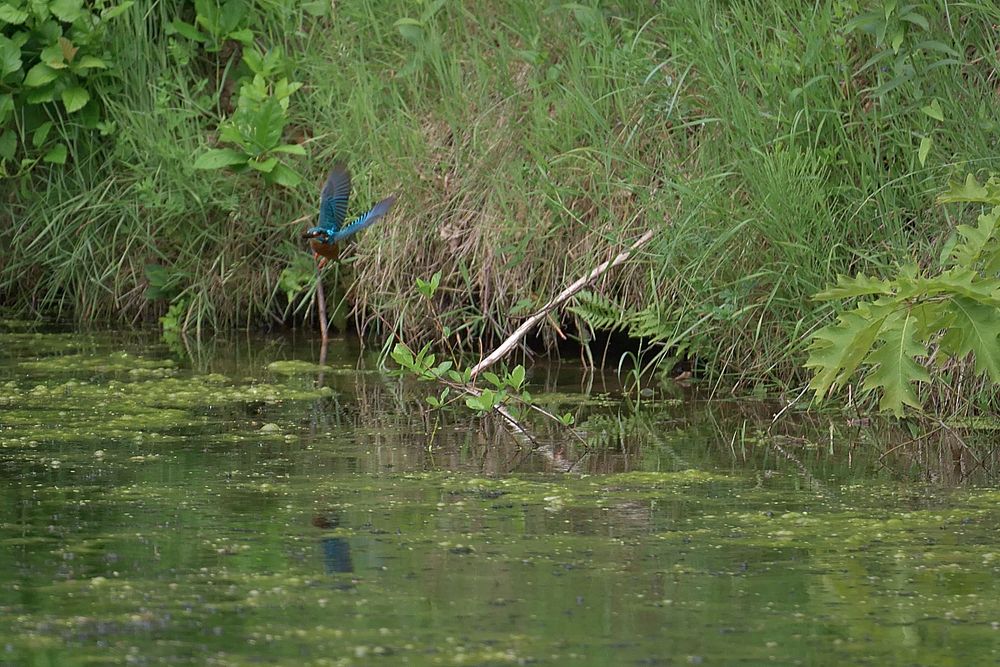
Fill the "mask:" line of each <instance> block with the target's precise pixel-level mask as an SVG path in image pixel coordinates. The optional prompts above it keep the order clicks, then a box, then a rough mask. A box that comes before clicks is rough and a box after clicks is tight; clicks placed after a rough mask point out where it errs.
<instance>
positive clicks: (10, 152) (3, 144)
mask: <svg viewBox="0 0 1000 667" xmlns="http://www.w3.org/2000/svg"><path fill="white" fill-rule="evenodd" d="M15 151H17V134H16V133H15V132H14V131H13V130H4V131H3V132H0V159H2V160H13V159H14V153H15Z"/></svg>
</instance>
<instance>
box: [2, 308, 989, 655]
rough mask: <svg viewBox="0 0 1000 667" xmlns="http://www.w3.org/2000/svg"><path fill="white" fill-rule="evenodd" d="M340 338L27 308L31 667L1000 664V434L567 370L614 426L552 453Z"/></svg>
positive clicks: (588, 416)
mask: <svg viewBox="0 0 1000 667" xmlns="http://www.w3.org/2000/svg"><path fill="white" fill-rule="evenodd" d="M318 358H319V351H318V346H317V344H316V342H315V341H312V340H297V339H295V338H292V337H284V338H269V339H250V338H231V339H215V340H212V341H210V342H203V343H201V344H200V345H199V344H194V343H193V342H190V341H186V342H184V341H174V342H173V343H172V344H170V345H168V344H165V343H163V342H161V341H160V340H159V338H158V337H157V336H155V335H153V334H148V333H146V334H143V333H113V332H111V333H109V332H103V333H101V332H74V331H51V330H50V331H42V330H36V329H34V328H32V327H31V326H28V325H23V324H21V323H18V322H12V321H7V322H4V323H2V324H0V475H2V477H3V484H2V487H0V488H2V493H3V498H2V500H0V544H2V548H0V663H2V664H32V665H42V664H44V665H91V664H98V663H116V664H118V663H128V664H220V665H242V664H260V663H264V664H288V665H304V664H315V665H401V664H406V665H521V664H529V665H674V664H678V665H685V664H706V665H709V664H720V665H721V664H727V665H728V664H747V665H759V664H775V665H820V664H872V665H941V664H986V663H996V662H997V660H998V659H1000V576H998V575H1000V540H998V537H1000V534H998V526H1000V491H998V490H997V489H996V488H994V487H993V486H991V482H992V479H993V475H992V474H991V472H990V470H991V466H990V465H989V464H988V462H987V461H988V460H992V458H991V457H992V454H991V453H990V451H989V447H990V442H991V441H990V439H989V438H988V437H986V438H982V440H983V442H980V443H979V444H974V443H968V444H967V443H962V444H956V443H955V442H953V441H951V442H949V441H946V440H945V441H940V440H939V441H936V444H932V443H931V442H930V441H927V442H923V441H919V439H918V442H916V443H909V444H906V443H904V444H903V445H902V446H896V445H894V444H892V443H893V441H892V440H890V438H897V439H898V438H899V435H898V434H892V433H891V431H887V430H883V431H881V432H880V431H878V430H877V429H876V428H875V426H873V425H871V424H860V425H859V423H858V422H857V421H855V422H852V423H848V422H847V421H846V420H845V419H844V418H843V417H842V416H840V415H839V414H836V413H831V414H822V415H819V414H816V413H809V414H806V413H803V412H800V411H795V410H792V411H790V412H789V413H788V414H787V415H786V416H784V417H783V418H782V420H781V421H780V422H779V424H778V425H777V426H775V427H772V425H771V419H772V415H773V414H774V412H775V406H773V405H766V404H762V403H757V402H753V401H745V402H735V401H711V402H710V401H706V400H704V398H703V397H701V396H700V395H699V394H698V392H697V391H692V390H689V389H684V388H678V389H676V390H669V389H664V390H658V391H659V393H658V394H654V395H653V396H652V397H648V398H646V399H645V400H643V401H641V402H640V403H639V404H638V405H636V404H634V403H632V402H631V401H628V400H626V399H625V398H624V397H623V392H622V388H621V385H620V383H619V382H618V380H617V379H616V378H615V377H614V376H613V375H608V374H601V373H596V374H594V373H588V372H585V371H584V369H582V368H581V367H580V366H579V365H576V364H568V363H564V364H562V365H560V366H555V365H552V366H546V365H544V364H535V365H534V366H533V367H532V369H531V371H530V383H531V384H530V387H531V390H532V392H533V393H535V394H536V395H537V396H538V397H539V399H540V400H542V401H545V402H546V403H547V404H548V405H550V406H552V407H553V408H555V409H558V410H559V411H560V412H566V411H570V412H573V413H574V415H575V416H576V419H577V428H578V431H579V433H580V434H581V435H582V436H583V438H584V439H585V440H586V441H587V445H586V446H584V445H583V444H582V443H580V442H578V441H576V440H574V439H572V438H570V437H569V436H568V435H567V434H566V432H565V431H563V430H561V428H560V427H557V426H554V425H552V424H547V423H544V422H537V423H535V422H533V423H531V424H530V425H529V427H530V428H531V429H532V430H533V431H534V437H535V444H534V445H533V446H529V445H528V443H526V442H525V440H524V439H523V437H519V436H516V435H513V434H511V433H509V432H508V431H507V430H506V429H505V428H504V427H503V426H502V425H501V424H498V423H496V422H494V421H493V420H491V419H488V418H477V417H475V416H474V415H473V414H472V413H470V412H468V411H467V410H465V408H464V407H456V408H455V409H453V410H445V411H443V412H432V411H429V410H428V409H427V404H426V403H425V401H424V396H425V395H426V394H427V393H429V392H428V390H427V388H426V387H425V386H412V385H410V384H408V383H404V382H401V381H400V380H399V379H398V378H395V377H392V376H391V375H389V374H387V373H385V372H383V371H380V370H379V369H378V365H377V355H376V353H375V352H372V351H370V350H368V351H365V350H362V349H361V348H360V347H359V345H358V343H357V342H355V341H350V340H339V339H337V340H334V341H332V342H331V348H330V354H329V357H328V358H327V360H326V366H325V367H318V366H317V365H316V362H317V359H318ZM907 437H912V436H909V435H908V436H907ZM900 442H902V441H900ZM893 448H894V449H893ZM887 450H892V451H891V452H890V453H889V454H888V455H886V456H883V455H882V452H885V451H887Z"/></svg>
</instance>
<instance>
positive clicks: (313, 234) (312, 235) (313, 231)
mask: <svg viewBox="0 0 1000 667" xmlns="http://www.w3.org/2000/svg"><path fill="white" fill-rule="evenodd" d="M302 238H304V239H316V240H317V241H320V242H322V243H326V242H327V241H328V240H329V238H330V232H329V231H328V230H326V229H323V228H322V227H310V228H309V229H307V230H306V231H304V232H302Z"/></svg>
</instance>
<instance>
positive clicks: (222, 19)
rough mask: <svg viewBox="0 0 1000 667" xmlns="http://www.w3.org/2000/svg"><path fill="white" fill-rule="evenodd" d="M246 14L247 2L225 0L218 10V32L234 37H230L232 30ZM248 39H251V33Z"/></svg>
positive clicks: (242, 0)
mask: <svg viewBox="0 0 1000 667" xmlns="http://www.w3.org/2000/svg"><path fill="white" fill-rule="evenodd" d="M246 14H247V4H246V2H244V0H226V3H225V4H223V5H222V7H221V8H220V11H219V33H220V34H221V35H229V36H230V37H231V38H232V39H236V38H235V37H232V32H233V31H234V30H236V28H237V27H238V26H239V25H240V22H241V21H242V20H243V17H245V16H246ZM250 39H251V40H252V39H253V33H251V37H250Z"/></svg>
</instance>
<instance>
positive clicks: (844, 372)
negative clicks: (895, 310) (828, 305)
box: [804, 304, 892, 400]
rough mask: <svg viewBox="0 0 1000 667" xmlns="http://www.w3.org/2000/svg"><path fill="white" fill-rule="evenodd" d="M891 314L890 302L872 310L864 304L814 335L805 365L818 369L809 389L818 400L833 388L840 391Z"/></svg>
mask: <svg viewBox="0 0 1000 667" xmlns="http://www.w3.org/2000/svg"><path fill="white" fill-rule="evenodd" d="M891 313H892V306H891V305H885V306H879V307H877V308H876V309H875V310H873V309H872V307H871V305H870V304H861V305H859V306H858V307H857V308H856V309H855V310H853V311H849V312H846V313H842V314H841V315H840V317H839V318H838V321H837V323H836V324H830V325H827V326H825V327H823V328H822V329H820V330H818V331H817V332H816V333H814V334H813V336H812V343H811V344H810V346H809V359H808V360H807V361H806V363H805V364H804V365H805V367H806V368H813V369H816V370H815V373H816V374H815V375H814V376H813V379H812V381H811V382H810V383H809V388H810V389H812V390H813V391H814V392H815V396H816V399H817V400H822V399H823V398H824V397H825V396H826V394H827V392H828V391H829V390H830V389H831V388H832V389H834V390H837V389H839V388H841V387H843V386H844V385H846V384H847V383H848V382H849V381H850V379H851V376H852V375H853V374H854V371H855V370H857V368H858V366H859V365H860V364H861V362H862V361H863V360H864V359H865V357H867V356H868V354H869V352H870V351H871V348H872V345H874V343H875V339H876V337H877V336H878V334H879V332H880V331H881V330H882V326H883V324H884V323H885V320H886V318H887V317H888V316H889V315H890V314H891Z"/></svg>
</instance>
